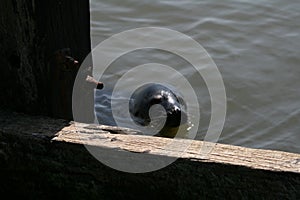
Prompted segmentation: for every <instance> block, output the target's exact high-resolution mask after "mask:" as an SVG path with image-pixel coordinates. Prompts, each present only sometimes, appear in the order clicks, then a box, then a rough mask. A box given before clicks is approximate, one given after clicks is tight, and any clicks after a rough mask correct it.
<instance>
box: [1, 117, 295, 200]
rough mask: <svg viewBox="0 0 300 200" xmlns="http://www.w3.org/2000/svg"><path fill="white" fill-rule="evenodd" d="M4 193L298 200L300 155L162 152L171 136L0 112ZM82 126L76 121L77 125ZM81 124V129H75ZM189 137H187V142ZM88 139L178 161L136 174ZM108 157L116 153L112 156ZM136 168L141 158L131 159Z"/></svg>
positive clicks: (222, 148)
mask: <svg viewBox="0 0 300 200" xmlns="http://www.w3.org/2000/svg"><path fill="white" fill-rule="evenodd" d="M0 122H1V123H0V141H1V142H0V177H1V179H0V185H1V193H4V194H5V193H7V194H10V195H11V196H14V197H22V196H26V197H27V198H34V199H41V198H43V199H45V198H52V199H53V198H73V199H74V198H78V199H80V198H81V199H82V198H84V199H87V198H100V197H101V198H104V199H111V198H123V199H124V198H130V199H141V198H145V197H148V198H160V199H161V198H176V199H199V198H218V199H219V198H222V199H224V198H231V199H232V198H236V199H253V198H254V199H255V198H262V199H270V198H271V199H274V198H275V199H298V197H299V196H300V171H299V169H300V162H299V161H300V155H299V154H296V153H288V152H281V151H271V150H262V149H250V148H244V147H238V146H232V145H225V144H216V145H215V148H214V149H213V151H212V152H211V153H210V154H209V155H208V156H207V157H206V158H203V157H202V156H201V154H199V149H200V147H201V146H202V145H203V142H201V141H193V143H192V145H191V146H190V147H189V148H188V149H187V151H185V152H179V151H176V149H175V150H174V151H169V152H167V151H165V152H162V151H160V149H161V147H162V146H164V145H165V144H167V143H168V142H170V141H172V139H168V138H159V137H150V136H142V135H137V134H139V133H138V132H136V131H133V130H130V129H123V128H119V127H110V126H103V125H93V124H74V123H73V124H71V125H69V123H68V121H64V120H56V119H51V118H45V117H37V116H35V117H32V116H27V115H21V114H17V113H9V112H0ZM76 125H77V126H76ZM75 126H76V127H75ZM181 141H182V142H183V141H186V140H181ZM82 144H88V145H92V146H97V147H99V148H100V149H103V152H104V153H105V152H106V150H117V151H120V152H128V151H130V152H135V154H147V155H152V156H153V157H156V158H157V159H163V158H165V157H166V156H169V157H172V156H175V157H177V156H178V157H179V159H178V160H177V161H176V162H174V163H172V164H171V165H169V166H167V167H166V168H163V169H161V170H158V171H154V172H151V173H145V174H129V173H124V172H119V171H116V170H114V169H111V168H109V167H107V166H105V165H103V164H102V163H101V162H99V161H98V160H96V159H95V158H94V157H93V156H92V155H91V154H90V153H89V152H88V151H87V150H86V148H85V147H84V146H83V145H82ZM108 156H109V155H108ZM132 164H133V165H134V163H132Z"/></svg>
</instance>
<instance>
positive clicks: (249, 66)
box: [91, 0, 300, 153]
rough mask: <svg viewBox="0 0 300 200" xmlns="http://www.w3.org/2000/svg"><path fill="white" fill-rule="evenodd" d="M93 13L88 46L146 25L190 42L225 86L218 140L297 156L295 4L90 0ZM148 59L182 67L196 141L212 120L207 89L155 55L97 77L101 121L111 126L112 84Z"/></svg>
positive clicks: (120, 63)
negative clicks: (192, 97)
mask: <svg viewBox="0 0 300 200" xmlns="http://www.w3.org/2000/svg"><path fill="white" fill-rule="evenodd" d="M91 15H92V18H91V20H92V43H93V46H96V45H97V44H98V43H99V42H101V41H103V40H105V39H106V38H108V37H110V36H112V35H113V34H116V33H119V32H122V31H125V30H129V29H133V28H139V27H148V26H155V27H166V28H170V29H173V30H176V31H179V32H182V33H184V34H186V35H188V36H190V37H192V38H193V39H195V40H196V41H197V42H199V43H200V44H201V45H202V46H203V47H204V48H205V49H206V50H207V52H208V53H209V55H210V56H211V57H212V59H213V60H214V61H215V63H216V65H217V66H218V68H219V70H220V73H221V75H222V77H223V80H224V84H225V88H226V93H227V117H226V121H225V126H224V129H223V132H222V134H221V137H220V139H219V142H221V143H228V144H233V145H240V146H246V147H254V148H266V149H277V150H285V151H290V152H298V153H300V58H299V55H300V20H299V18H300V1H298V0H287V1H282V0H273V1H266V0H258V1H253V2H252V1H248V0H228V1H216V0H209V1H198V0H188V1H179V0H178V1H146V0H141V1H131V0H127V1H120V0H113V1H103V0H101V1H100V0H97V1H96V0H92V1H91ZM153 61H155V62H158V63H163V64H167V65H172V66H175V67H176V66H180V67H179V68H177V69H178V70H179V71H180V73H182V74H184V75H186V76H188V77H190V78H191V81H192V82H195V83H197V86H198V87H197V88H195V91H197V92H196V93H197V96H198V98H199V101H200V107H201V122H200V127H199V131H198V132H199V135H198V136H197V138H198V139H202V138H203V136H204V134H205V131H206V130H207V127H208V123H209V118H210V98H209V94H208V92H207V89H206V86H205V83H204V82H203V80H202V79H201V77H200V78H199V77H198V76H195V77H194V76H193V75H194V72H193V71H192V70H190V69H191V68H190V67H189V64H188V63H187V62H186V61H184V60H182V59H180V58H178V57H176V56H174V55H171V54H169V53H167V52H162V51H159V50H141V51H137V52H131V53H129V54H128V55H125V56H122V57H121V58H119V59H117V60H116V61H115V62H114V63H113V64H112V65H111V67H110V68H109V70H107V72H106V73H105V76H104V77H103V79H102V81H104V82H105V83H106V87H105V89H104V90H102V91H99V92H97V98H96V99H97V106H96V107H97V115H98V118H99V120H100V123H104V124H112V123H113V119H112V118H111V115H110V113H111V111H110V107H109V103H110V95H111V91H112V88H113V85H114V83H116V81H117V80H118V79H119V78H120V77H122V75H123V74H124V73H125V72H126V71H128V70H130V68H132V67H134V66H136V65H139V64H143V63H149V62H153ZM95 64H96V65H101V63H95ZM120 98H122V94H120ZM119 106H120V108H122V107H123V106H124V105H119Z"/></svg>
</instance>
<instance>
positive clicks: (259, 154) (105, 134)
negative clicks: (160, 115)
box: [52, 123, 300, 173]
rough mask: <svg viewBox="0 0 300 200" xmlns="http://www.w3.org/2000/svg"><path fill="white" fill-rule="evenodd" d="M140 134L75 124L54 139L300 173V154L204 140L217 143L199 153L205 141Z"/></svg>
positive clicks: (114, 128) (116, 128)
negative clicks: (206, 152) (204, 152)
mask: <svg viewBox="0 0 300 200" xmlns="http://www.w3.org/2000/svg"><path fill="white" fill-rule="evenodd" d="M112 133H119V134H112ZM137 134H138V132H137V131H134V130H131V129H127V128H119V127H111V126H104V125H89V124H81V123H75V124H74V123H73V124H71V125H70V126H68V127H65V128H63V129H62V130H61V131H59V132H58V133H57V134H56V137H54V138H53V139H52V140H53V141H58V142H67V143H75V144H84V145H91V146H97V147H102V148H109V149H115V148H116V149H119V150H124V151H129V152H135V153H149V154H151V155H157V156H171V157H177V158H183V159H188V160H193V161H199V162H212V163H222V164H228V165H238V166H245V167H250V168H253V169H264V170H271V171H284V172H296V173H300V154H295V153H288V152H283V151H273V150H264V149H251V148H245V147H240V146H233V145H225V144H219V143H217V144H213V143H207V142H205V144H206V145H214V148H213V150H212V151H211V152H210V153H209V154H206V155H204V154H203V153H201V152H200V150H201V147H203V144H204V142H203V141H194V140H187V139H169V138H162V137H150V136H143V135H137ZM189 144H190V145H189ZM180 147H182V148H180ZM186 147H188V148H186Z"/></svg>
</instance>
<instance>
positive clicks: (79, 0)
mask: <svg viewBox="0 0 300 200" xmlns="http://www.w3.org/2000/svg"><path fill="white" fill-rule="evenodd" d="M0 10H1V18H0V43H1V48H0V59H1V66H2V67H1V68H0V90H1V95H0V105H1V107H5V108H10V109H13V110H17V111H22V112H26V113H31V114H44V115H50V116H54V117H57V118H64V119H72V109H71V108H72V101H71V94H72V84H73V82H74V78H75V75H76V73H77V70H78V67H74V68H72V69H66V68H65V66H66V65H65V63H63V62H60V61H61V60H62V59H60V60H59V59H57V55H58V53H60V54H61V55H65V56H71V57H73V58H74V59H75V60H78V61H79V63H81V62H82V61H83V60H84V58H85V57H86V56H87V55H88V54H89V53H90V48H91V45H90V13H89V1H88V0H63V1H62V0H51V1H40V0H32V1H26V0H17V1H16V0H3V1H0ZM67 48H68V49H69V51H68V52H67V51H65V49H67ZM86 63H89V64H90V65H91V66H92V62H91V60H90V61H88V62H86ZM86 67H88V66H86ZM55 70H56V71H55ZM57 72H59V73H57ZM70 90H71V91H70ZM92 95H93V93H92V92H89V93H87V96H85V97H83V98H84V99H85V100H86V101H93V96H92ZM62 108H63V109H62ZM87 109H88V110H89V113H91V114H90V116H88V117H87V116H85V118H89V119H87V120H85V122H87V121H93V119H94V116H93V115H94V112H93V108H87Z"/></svg>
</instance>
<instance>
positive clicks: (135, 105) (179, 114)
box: [129, 83, 187, 137]
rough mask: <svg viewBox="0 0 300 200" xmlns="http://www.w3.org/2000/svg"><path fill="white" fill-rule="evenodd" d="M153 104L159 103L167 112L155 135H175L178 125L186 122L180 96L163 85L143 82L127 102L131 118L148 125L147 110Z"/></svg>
mask: <svg viewBox="0 0 300 200" xmlns="http://www.w3.org/2000/svg"><path fill="white" fill-rule="evenodd" d="M155 104H159V105H161V106H162V107H163V108H164V109H165V111H166V114H167V116H166V122H165V124H164V126H163V128H162V129H161V130H160V131H159V133H158V134H157V135H156V136H163V137H175V136H176V133H177V131H178V129H179V127H180V126H182V125H186V124H187V114H186V111H185V107H186V106H185V105H184V101H183V99H182V97H181V96H179V95H178V94H175V93H174V92H173V91H172V90H171V89H169V88H168V87H166V86H164V85H161V84H157V83H149V84H145V85H143V86H141V87H139V88H138V89H137V90H136V91H135V92H134V93H133V94H132V96H131V99H130V102H129V112H130V115H131V117H132V119H133V120H134V122H135V123H137V124H139V125H142V126H148V125H149V124H150V122H151V119H150V116H149V110H150V107H151V106H153V105H155ZM178 136H179V137H185V136H184V135H177V137H178Z"/></svg>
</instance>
